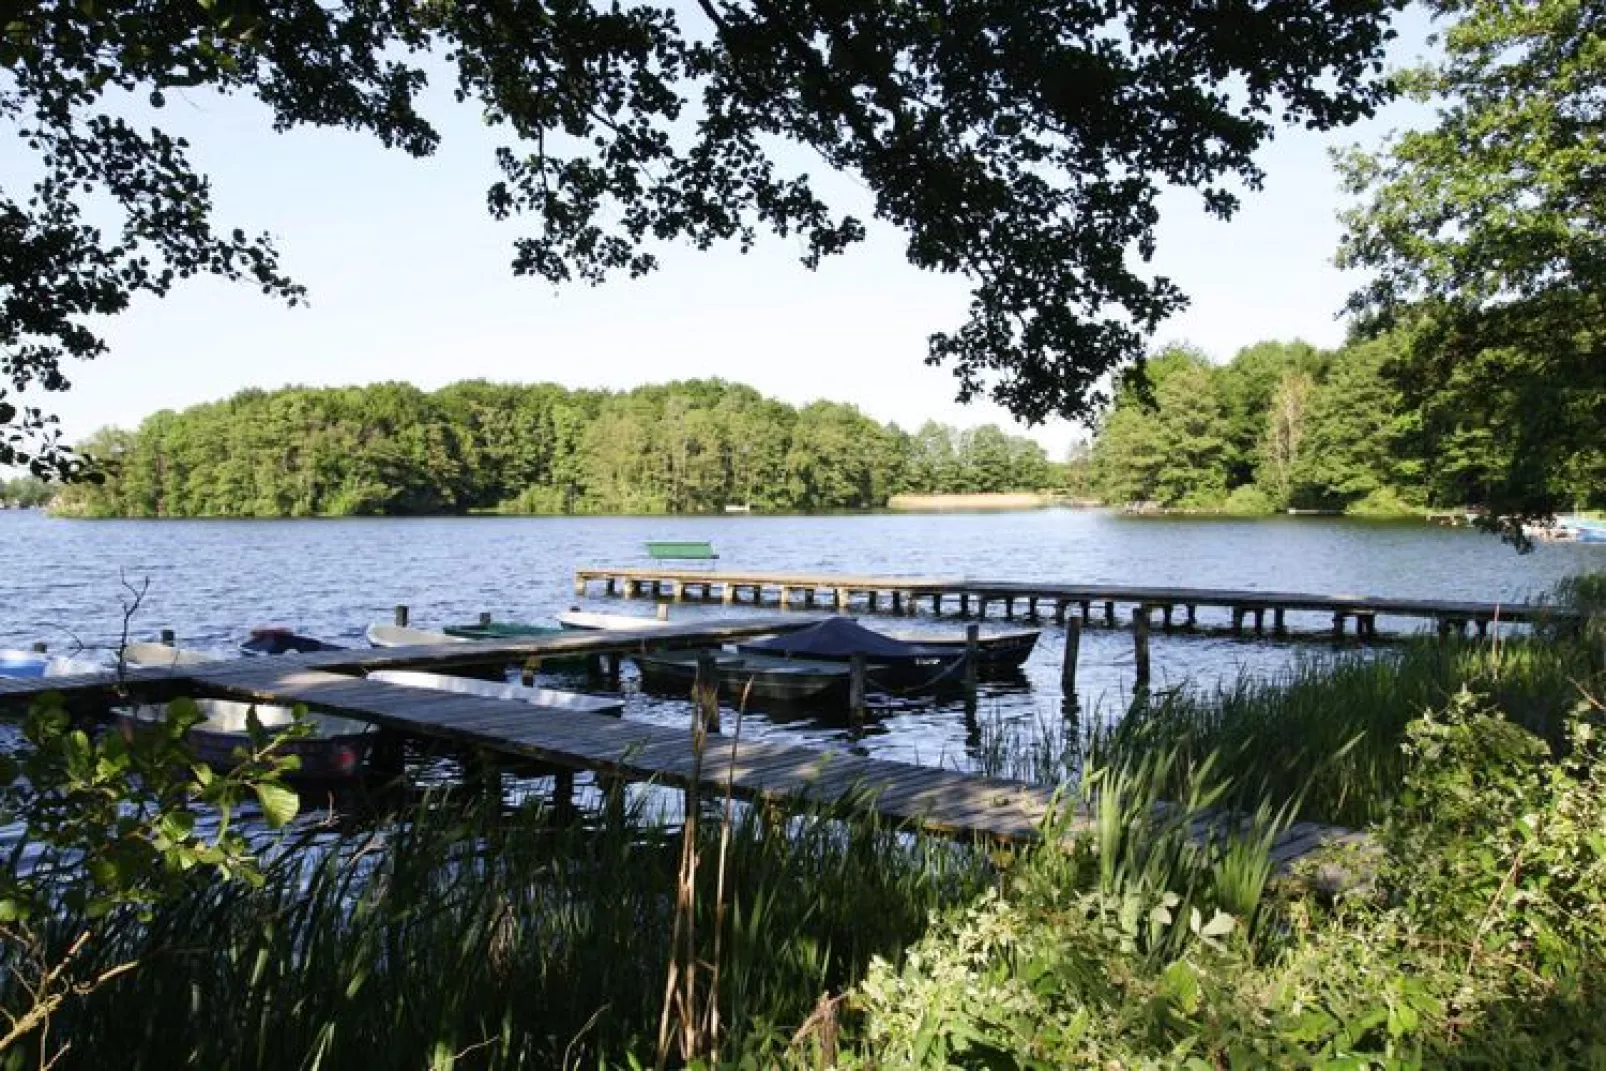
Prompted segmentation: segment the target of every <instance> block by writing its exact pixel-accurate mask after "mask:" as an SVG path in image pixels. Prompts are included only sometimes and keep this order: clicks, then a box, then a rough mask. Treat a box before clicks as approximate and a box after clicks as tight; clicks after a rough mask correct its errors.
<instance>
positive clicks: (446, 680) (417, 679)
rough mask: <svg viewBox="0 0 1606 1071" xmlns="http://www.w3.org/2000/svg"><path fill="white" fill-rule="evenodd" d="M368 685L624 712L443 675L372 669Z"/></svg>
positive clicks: (615, 705)
mask: <svg viewBox="0 0 1606 1071" xmlns="http://www.w3.org/2000/svg"><path fill="white" fill-rule="evenodd" d="M368 679H369V680H371V681H379V682H380V683H381V684H399V685H402V686H403V687H405V688H427V689H429V690H430V691H435V692H449V693H451V694H453V695H477V696H480V697H481V698H484V699H511V700H515V701H517V702H520V703H528V704H530V705H531V706H533V707H539V708H541V709H542V710H552V711H561V712H563V713H565V714H620V713H622V712H623V711H624V709H625V701H624V700H623V699H612V698H607V697H603V696H596V695H581V694H579V693H577V692H560V691H557V690H555V689H552V688H537V687H534V686H532V685H528V684H509V683H506V682H498V681H481V680H472V679H470V678H467V677H454V676H450V675H448V674H445V673H425V672H423V671H420V670H411V669H376V670H373V671H371V672H370V673H369V674H368Z"/></svg>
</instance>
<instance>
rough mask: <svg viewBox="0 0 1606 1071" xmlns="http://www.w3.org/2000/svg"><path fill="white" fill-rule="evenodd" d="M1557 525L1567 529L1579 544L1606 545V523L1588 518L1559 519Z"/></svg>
mask: <svg viewBox="0 0 1606 1071" xmlns="http://www.w3.org/2000/svg"><path fill="white" fill-rule="evenodd" d="M1556 523H1557V524H1558V525H1559V526H1561V527H1563V528H1565V529H1567V531H1568V532H1570V533H1571V535H1572V538H1573V540H1574V541H1575V542H1578V543H1606V521H1597V520H1593V519H1591V518H1588V517H1557V518H1556Z"/></svg>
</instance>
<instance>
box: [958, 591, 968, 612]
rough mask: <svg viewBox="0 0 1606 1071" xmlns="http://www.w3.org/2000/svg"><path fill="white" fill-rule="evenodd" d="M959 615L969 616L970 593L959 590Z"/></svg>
mask: <svg viewBox="0 0 1606 1071" xmlns="http://www.w3.org/2000/svg"><path fill="white" fill-rule="evenodd" d="M959 616H960V617H969V616H970V595H969V594H968V593H965V592H960V594H959Z"/></svg>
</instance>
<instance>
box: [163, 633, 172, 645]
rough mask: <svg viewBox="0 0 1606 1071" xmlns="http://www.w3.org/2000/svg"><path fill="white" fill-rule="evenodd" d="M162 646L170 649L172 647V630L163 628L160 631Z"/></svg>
mask: <svg viewBox="0 0 1606 1071" xmlns="http://www.w3.org/2000/svg"><path fill="white" fill-rule="evenodd" d="M162 646H163V647H171V646H173V630H172V629H170V628H164V629H163V630H162Z"/></svg>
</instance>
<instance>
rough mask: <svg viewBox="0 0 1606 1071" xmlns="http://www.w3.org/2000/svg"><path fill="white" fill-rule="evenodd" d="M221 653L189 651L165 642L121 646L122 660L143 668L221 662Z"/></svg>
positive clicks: (163, 667) (169, 667) (165, 667)
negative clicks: (170, 645)
mask: <svg viewBox="0 0 1606 1071" xmlns="http://www.w3.org/2000/svg"><path fill="white" fill-rule="evenodd" d="M223 660H224V659H223V656H222V655H215V654H212V653H211V652H209V651H190V650H186V649H185V648H183V647H169V646H168V645H167V644H165V643H130V644H127V645H125V646H124V647H123V661H124V662H127V663H128V664H129V665H131V666H139V667H141V668H144V669H172V668H173V667H174V666H200V665H205V664H206V663H208V662H222V661H223Z"/></svg>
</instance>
